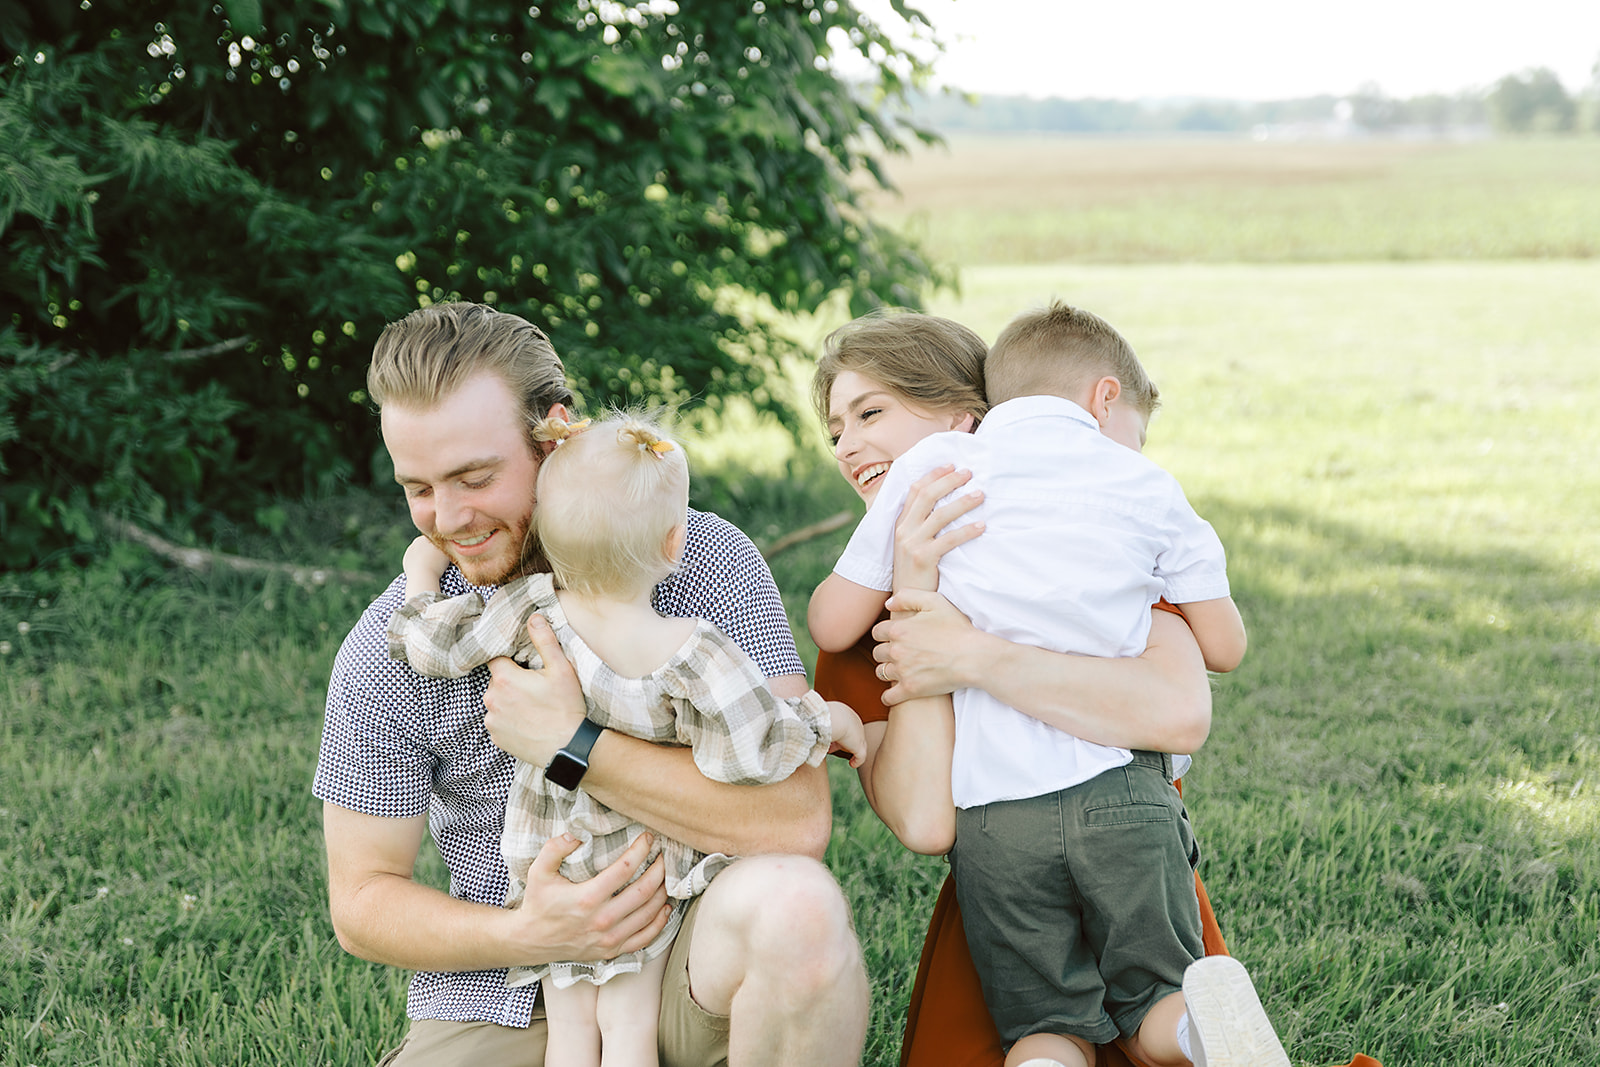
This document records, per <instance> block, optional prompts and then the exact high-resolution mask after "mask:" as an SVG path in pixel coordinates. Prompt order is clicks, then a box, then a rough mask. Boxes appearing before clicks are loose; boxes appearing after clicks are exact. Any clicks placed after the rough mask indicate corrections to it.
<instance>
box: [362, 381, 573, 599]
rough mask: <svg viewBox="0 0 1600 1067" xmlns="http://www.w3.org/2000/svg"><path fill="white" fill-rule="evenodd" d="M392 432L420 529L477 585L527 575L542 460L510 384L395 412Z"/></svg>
mask: <svg viewBox="0 0 1600 1067" xmlns="http://www.w3.org/2000/svg"><path fill="white" fill-rule="evenodd" d="M382 426H383V441H384V444H385V445H386V446H387V447H388V449H389V456H390V458H391V459H393V460H394V476H395V481H397V482H399V483H400V485H401V487H402V488H403V489H404V490H405V493H406V503H407V505H408V506H409V507H410V509H411V521H412V522H413V523H414V524H415V525H416V527H417V530H418V531H419V532H420V533H421V534H422V535H423V536H424V537H427V538H428V539H429V540H430V541H432V542H433V543H434V544H435V545H437V546H438V547H439V549H440V551H442V552H444V554H445V555H447V556H449V557H450V559H451V561H452V562H454V563H455V564H456V566H457V567H459V568H460V569H461V573H462V575H463V576H464V577H465V578H466V579H467V581H469V582H471V583H472V584H473V585H500V584H502V583H504V582H506V581H508V580H509V579H511V578H515V577H517V576H518V575H520V574H522V573H524V572H525V570H526V560H527V556H528V554H529V552H530V551H531V550H532V548H533V546H532V545H531V544H529V543H528V528H529V526H530V525H531V523H532V520H533V508H534V485H535V482H536V481H537V479H538V476H539V461H540V459H541V458H542V457H541V456H540V455H539V454H538V453H536V452H535V451H534V450H533V448H532V446H531V445H530V444H529V442H528V439H527V436H526V434H525V432H524V427H523V424H522V414H521V409H520V405H519V404H518V403H517V400H516V398H515V397H514V396H513V395H512V394H511V391H510V390H509V389H508V388H507V387H506V385H505V383H504V382H503V381H502V380H501V379H500V378H499V377H498V376H497V375H494V374H490V373H485V374H479V375H477V376H476V377H473V378H469V379H468V380H467V381H466V382H465V383H463V384H462V385H461V387H460V388H459V389H457V390H456V391H455V392H453V393H451V394H450V395H449V396H446V397H444V398H443V399H441V400H440V401H439V402H438V403H437V404H434V405H433V406H431V407H427V408H416V407H407V406H404V405H394V404H390V405H386V406H385V407H384V408H383V412H382Z"/></svg>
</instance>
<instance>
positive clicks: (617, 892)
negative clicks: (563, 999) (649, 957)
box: [518, 834, 672, 962]
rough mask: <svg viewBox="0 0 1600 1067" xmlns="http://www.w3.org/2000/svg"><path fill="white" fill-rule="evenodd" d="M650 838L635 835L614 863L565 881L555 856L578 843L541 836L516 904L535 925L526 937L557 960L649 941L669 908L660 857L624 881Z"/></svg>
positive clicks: (614, 952)
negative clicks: (588, 876) (583, 879)
mask: <svg viewBox="0 0 1600 1067" xmlns="http://www.w3.org/2000/svg"><path fill="white" fill-rule="evenodd" d="M651 840H652V838H651V836H650V835H649V834H641V835H639V837H638V839H637V840H635V841H634V842H633V844H631V845H629V846H628V849H627V851H626V852H624V853H623V854H622V855H621V856H620V857H618V859H617V861H616V862H615V863H613V864H612V865H611V866H609V867H607V868H606V869H605V870H603V871H601V872H600V873H599V874H597V875H595V876H594V877H593V878H591V879H589V880H588V881H586V882H570V881H568V880H567V879H566V877H565V876H564V875H562V873H561V861H562V860H564V859H566V858H567V857H568V856H569V855H571V854H572V853H573V852H574V851H575V850H576V849H577V848H578V845H579V841H578V839H577V838H575V837H573V836H572V835H570V834H561V835H560V836H558V837H552V838H551V839H550V840H548V841H546V842H545V843H544V847H543V848H542V849H540V850H539V855H537V856H536V857H534V860H533V865H532V866H531V867H529V868H528V881H527V887H526V889H525V890H524V893H523V903H522V906H521V907H520V908H519V909H518V910H519V911H522V912H525V913H526V915H527V917H528V919H529V921H530V923H532V924H533V925H534V926H536V927H537V929H538V932H537V933H530V936H529V940H530V941H531V942H532V943H534V944H539V945H543V946H546V947H547V948H548V950H549V951H550V952H551V956H550V958H551V959H561V960H609V959H613V958H615V957H617V956H620V955H622V954H623V953H624V952H634V951H637V950H638V949H641V948H644V947H645V946H646V945H648V944H649V943H650V942H651V941H654V940H655V938H656V935H657V934H659V933H661V931H662V930H664V929H665V928H666V925H667V920H668V918H670V916H671V913H672V902H671V901H670V900H669V899H668V898H667V890H666V886H665V883H666V861H665V859H663V858H662V857H660V856H658V857H656V861H655V862H654V863H652V864H651V865H650V866H649V868H648V869H647V870H646V871H645V872H644V873H643V874H642V875H640V876H639V878H638V880H636V881H635V882H633V884H631V885H629V884H628V879H629V878H631V877H633V872H634V871H636V870H638V869H639V865H640V864H641V863H643V862H644V858H645V856H647V855H648V854H649V852H650V844H651ZM534 962H541V961H534Z"/></svg>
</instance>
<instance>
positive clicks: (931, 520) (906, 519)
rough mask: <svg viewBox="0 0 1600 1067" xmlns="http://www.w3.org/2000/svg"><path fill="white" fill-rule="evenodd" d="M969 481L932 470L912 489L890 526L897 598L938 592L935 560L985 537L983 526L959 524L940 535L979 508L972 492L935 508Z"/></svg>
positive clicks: (962, 474)
mask: <svg viewBox="0 0 1600 1067" xmlns="http://www.w3.org/2000/svg"><path fill="white" fill-rule="evenodd" d="M971 480H972V472H971V471H961V470H956V469H955V468H954V467H952V466H949V465H945V466H942V467H935V468H934V469H933V470H931V471H929V472H928V473H927V474H924V475H923V476H922V477H921V478H919V479H917V480H916V481H915V482H913V483H912V485H911V491H910V493H908V494H907V496H906V502H905V503H904V504H903V505H901V508H900V517H899V518H898V519H896V520H895V524H894V587H895V590H896V591H897V592H898V591H900V590H902V589H937V588H939V560H941V559H943V558H944V554H945V553H946V552H948V551H950V550H951V549H952V548H955V547H956V546H957V545H964V544H966V543H967V542H968V541H970V540H972V539H973V538H974V537H977V536H978V535H979V534H981V533H983V523H981V522H968V523H963V524H962V525H960V526H957V527H956V528H955V529H953V530H950V531H949V532H947V533H943V534H941V533H940V531H941V530H943V529H944V528H945V527H946V526H948V525H950V524H951V523H952V522H955V521H956V520H957V519H959V518H961V516H963V515H965V514H967V513H968V512H970V511H971V510H972V509H973V508H975V507H977V506H978V505H979V504H981V503H983V494H982V493H981V492H972V493H967V494H965V495H963V496H961V497H958V498H956V499H954V500H952V501H950V502H949V503H948V504H945V505H944V506H943V507H939V506H938V504H939V501H941V500H943V499H944V498H945V497H946V496H949V495H950V494H951V493H954V492H955V491H956V490H957V489H960V488H961V487H962V486H963V485H966V484H967V483H968V482H969V481H971Z"/></svg>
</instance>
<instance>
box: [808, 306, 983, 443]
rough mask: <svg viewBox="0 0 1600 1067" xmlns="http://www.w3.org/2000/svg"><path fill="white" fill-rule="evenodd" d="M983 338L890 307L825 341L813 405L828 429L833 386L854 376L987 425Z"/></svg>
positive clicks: (934, 408) (920, 404)
mask: <svg viewBox="0 0 1600 1067" xmlns="http://www.w3.org/2000/svg"><path fill="white" fill-rule="evenodd" d="M988 354H989V346H988V345H986V344H984V343H983V338H981V337H979V336H978V335H977V334H975V333H973V332H972V331H971V330H969V329H967V328H966V327H965V326H963V325H961V324H960V323H959V322H953V321H951V320H950V319H941V318H939V317H938V316H937V315H925V314H922V313H921V312H917V311H907V310H905V309H903V308H892V309H891V308H884V309H880V310H878V311H874V312H870V313H869V314H866V315H863V316H861V317H860V318H858V319H855V320H853V321H851V322H847V323H845V324H844V325H843V326H841V327H839V328H838V329H837V330H834V331H833V332H832V333H830V334H829V335H828V337H827V339H826V340H825V341H823V342H822V357H821V358H820V359H818V360H817V373H816V377H815V378H813V379H812V382H811V401H812V403H813V404H815V405H816V408H817V414H818V415H821V416H822V422H823V424H824V425H826V424H827V422H828V415H829V411H828V406H829V402H830V400H831V399H832V393H833V383H834V380H835V379H836V378H838V377H839V375H840V374H842V373H843V372H845V371H854V372H855V373H857V374H860V375H862V376H863V377H866V378H871V379H872V380H873V381H875V382H877V383H878V384H880V385H884V386H887V387H888V388H890V389H892V390H894V391H895V392H896V393H899V394H900V395H901V396H903V397H905V398H906V399H907V400H909V401H911V402H912V403H913V404H915V405H916V406H918V407H920V408H923V409H925V410H927V411H931V412H936V413H943V412H947V411H966V412H971V413H972V416H973V421H974V423H977V422H981V421H983V416H984V415H985V414H987V413H988V411H989V402H988V400H986V399H985V398H984V392H983V363H984V359H985V357H986V356H988Z"/></svg>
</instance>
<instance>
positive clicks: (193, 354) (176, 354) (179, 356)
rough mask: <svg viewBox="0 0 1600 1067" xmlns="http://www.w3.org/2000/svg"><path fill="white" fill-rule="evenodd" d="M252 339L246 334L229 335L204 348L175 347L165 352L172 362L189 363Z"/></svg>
mask: <svg viewBox="0 0 1600 1067" xmlns="http://www.w3.org/2000/svg"><path fill="white" fill-rule="evenodd" d="M253 340H255V338H253V337H251V336H249V335H248V334H246V335H245V336H243V337H230V338H229V339H228V340H226V341H218V342H217V343H216V344H214V345H206V346H205V347H204V348H175V349H173V350H172V351H171V352H168V353H167V358H168V359H169V360H171V361H172V362H174V363H190V362H193V361H194V360H197V359H205V358H207V357H209V356H220V355H222V353H224V352H232V351H234V350H235V349H239V348H243V347H244V346H245V345H247V344H249V343H250V342H251V341H253Z"/></svg>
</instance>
